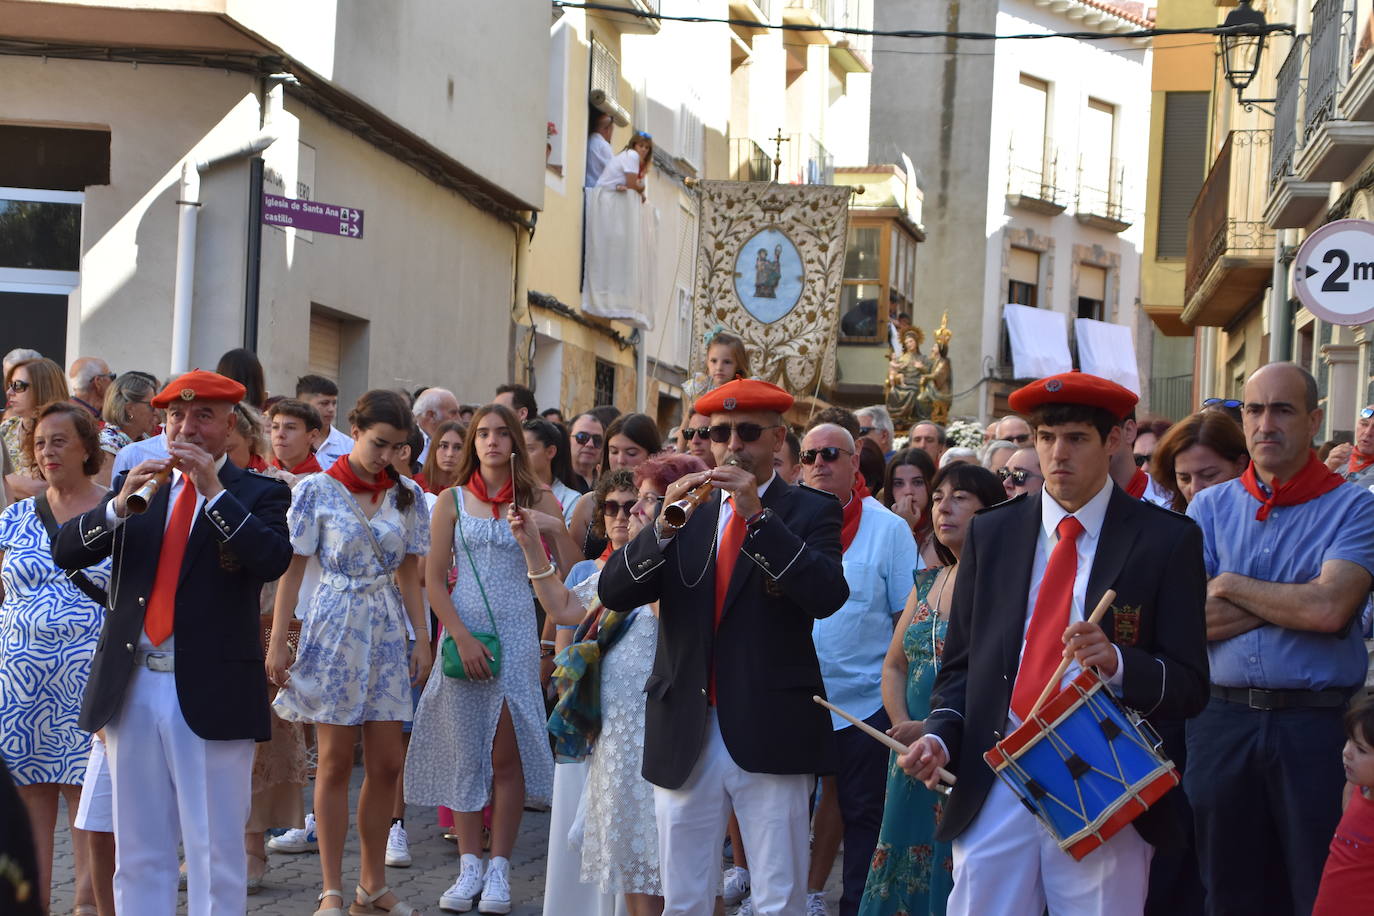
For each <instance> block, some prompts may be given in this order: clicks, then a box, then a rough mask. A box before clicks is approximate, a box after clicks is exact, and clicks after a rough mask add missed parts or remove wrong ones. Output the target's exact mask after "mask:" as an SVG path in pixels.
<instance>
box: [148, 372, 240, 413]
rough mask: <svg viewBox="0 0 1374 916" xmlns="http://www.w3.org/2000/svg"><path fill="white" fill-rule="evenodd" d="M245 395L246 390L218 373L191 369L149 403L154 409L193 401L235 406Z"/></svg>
mask: <svg viewBox="0 0 1374 916" xmlns="http://www.w3.org/2000/svg"><path fill="white" fill-rule="evenodd" d="M247 393H248V389H246V388H244V387H243V386H242V385H240V384H239V383H238V382H236V381H234V380H233V379H231V378H225V377H224V376H222V375H220V374H219V373H218V372H206V371H204V370H203V369H192V370H191V371H190V372H188V373H186V374H185V375H182V376H179V377H177V378H174V379H172V380H171V381H170V382H168V383H167V387H166V388H163V389H162V390H161V391H159V392H158V393H157V397H155V398H153V400H152V401H151V402H150V403H151V404H152V405H153V406H154V407H167V406H170V405H171V404H172V403H173V402H174V401H195V400H202V401H228V402H229V403H230V404H237V403H238V402H239V401H242V400H243V396H244V395H245V394H247Z"/></svg>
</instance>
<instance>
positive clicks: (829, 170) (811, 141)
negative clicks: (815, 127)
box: [802, 137, 835, 184]
mask: <svg viewBox="0 0 1374 916" xmlns="http://www.w3.org/2000/svg"><path fill="white" fill-rule="evenodd" d="M806 140H807V143H806V145H805V146H804V147H803V148H804V149H805V150H806V153H807V157H806V180H805V181H804V182H802V184H834V183H835V157H834V156H832V155H830V151H829V150H828V149H826V148H825V144H823V143H821V141H819V140H817V139H816V138H815V137H807V138H806Z"/></svg>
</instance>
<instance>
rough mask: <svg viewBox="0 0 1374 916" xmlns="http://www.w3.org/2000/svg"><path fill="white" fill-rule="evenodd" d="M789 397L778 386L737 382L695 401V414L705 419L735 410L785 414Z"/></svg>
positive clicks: (712, 391)
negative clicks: (701, 415)
mask: <svg viewBox="0 0 1374 916" xmlns="http://www.w3.org/2000/svg"><path fill="white" fill-rule="evenodd" d="M791 406H792V395H790V394H788V393H787V392H786V391H783V390H782V389H781V388H779V387H778V386H777V385H773V384H770V383H769V382H762V381H759V380H758V379H753V378H737V379H734V380H733V381H729V382H726V383H725V384H724V385H721V386H720V387H719V388H715V389H713V390H711V391H708V392H706V394H703V395H702V396H701V397H699V398H697V403H696V412H697V413H699V414H703V415H705V416H708V417H709V416H710V415H711V414H715V413H729V412H731V411H735V410H741V411H750V410H766V411H772V412H773V413H785V412H786V411H787V409H788V408H790V407H791Z"/></svg>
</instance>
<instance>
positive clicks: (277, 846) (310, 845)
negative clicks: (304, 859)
mask: <svg viewBox="0 0 1374 916" xmlns="http://www.w3.org/2000/svg"><path fill="white" fill-rule="evenodd" d="M267 848H268V849H270V850H272V851H273V852H319V850H320V841H319V839H318V838H317V837H316V836H315V815H314V814H307V815H306V816H305V826H304V827H292V828H291V829H290V830H288V831H286V832H285V833H283V834H281V835H280V836H274V837H272V839H270V840H268V841H267Z"/></svg>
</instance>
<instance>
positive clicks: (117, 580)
mask: <svg viewBox="0 0 1374 916" xmlns="http://www.w3.org/2000/svg"><path fill="white" fill-rule="evenodd" d="M124 476H125V475H122V474H121V475H120V476H119V478H118V479H116V480H115V481H114V483H113V489H111V491H110V493H109V494H108V495H107V496H106V497H105V499H104V500H102V501H101V503H100V505H98V506H96V507H95V508H94V509H92V510H90V511H89V512H87V513H85V514H84V515H82V516H80V517H78V518H74V519H71V520H70V521H68V522H67V523H66V524H65V525H63V526H62V527H61V529H60V530H59V531H58V532H57V537H56V538H55V539H54V540H53V545H52V555H53V561H54V562H55V563H56V564H57V566H58V567H59V568H61V569H68V570H71V569H84V568H86V567H88V566H93V565H95V564H96V563H98V562H100V561H101V560H103V559H104V558H105V557H109V556H113V558H114V562H113V570H112V579H111V582H110V609H109V611H108V612H107V613H106V615H105V626H104V628H103V629H102V630H101V632H100V642H99V643H98V644H97V645H96V650H95V658H94V659H93V660H92V662H91V676H90V680H89V681H88V682H87V684H86V693H85V696H84V697H83V698H82V703H81V719H80V724H81V727H82V728H84V729H86V730H87V731H96V730H97V729H100V728H103V727H104V726H105V725H106V723H108V722H109V721H110V719H112V718H113V717H114V715H115V714H116V713H117V712H118V711H119V707H120V704H121V703H122V702H123V700H124V690H125V688H126V687H127V685H128V683H129V676H130V675H131V674H132V673H133V668H134V652H135V650H136V649H137V648H138V644H139V638H140V636H141V634H142V632H143V614H144V611H145V609H146V606H147V600H148V596H149V595H150V594H151V593H152V588H153V579H154V577H155V576H156V575H157V561H158V553H159V551H160V550H161V548H162V535H163V531H164V529H165V527H166V519H167V512H168V502H169V500H168V493H169V491H170V490H171V487H170V486H164V487H162V488H160V489H159V490H158V492H157V494H156V495H155V496H154V497H153V500H152V503H151V504H150V505H149V506H148V511H147V512H145V513H143V514H142V515H131V516H129V517H128V518H127V519H125V520H124V522H123V524H121V525H119V526H118V527H117V528H115V529H114V530H113V531H112V530H110V527H109V524H108V523H107V521H106V517H105V507H106V505H107V504H108V503H109V501H110V500H111V499H113V498H114V497H115V496H116V495H118V493H119V491H120V489H121V488H122V487H123V485H124ZM219 480H220V483H221V484H222V485H223V486H224V492H223V493H222V494H221V495H220V496H219V498H218V499H217V500H216V501H215V503H214V505H209V504H205V505H203V506H202V509H201V512H200V513H199V514H198V515H197V517H196V519H195V521H194V522H193V523H192V525H191V533H190V536H189V537H188V539H187V542H186V554H185V556H184V558H183V560H182V566H181V578H180V580H178V585H177V596H176V609H175V612H174V613H175V617H174V620H173V624H172V635H173V637H174V645H175V656H176V658H175V661H176V674H175V677H176V686H177V698H178V700H179V701H180V702H181V714H182V715H183V716H184V717H185V718H186V724H187V725H189V726H190V728H191V731H193V732H195V733H196V734H197V735H199V736H200V737H202V738H206V739H209V740H233V739H243V738H253V739H256V740H258V741H266V740H267V739H268V738H269V737H270V736H271V734H270V733H271V719H270V716H269V712H268V708H267V676H266V673H265V672H264V670H263V656H262V635H261V634H262V625H261V618H260V614H261V604H260V602H261V596H262V587H263V585H264V584H265V583H267V582H271V581H273V580H275V579H278V578H280V577H281V575H282V573H284V572H286V568H287V566H289V565H290V564H291V555H292V551H291V542H290V539H289V538H288V537H287V531H286V510H287V508H288V507H289V506H290V505H291V490H290V488H289V487H287V485H286V484H284V483H282V482H281V481H279V480H276V479H275V478H271V477H264V476H261V475H259V474H255V473H250V472H247V471H243V470H241V469H239V468H238V467H236V466H235V465H234V464H233V463H232V462H230V461H226V462H224V465H223V467H221V468H220V472H219Z"/></svg>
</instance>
